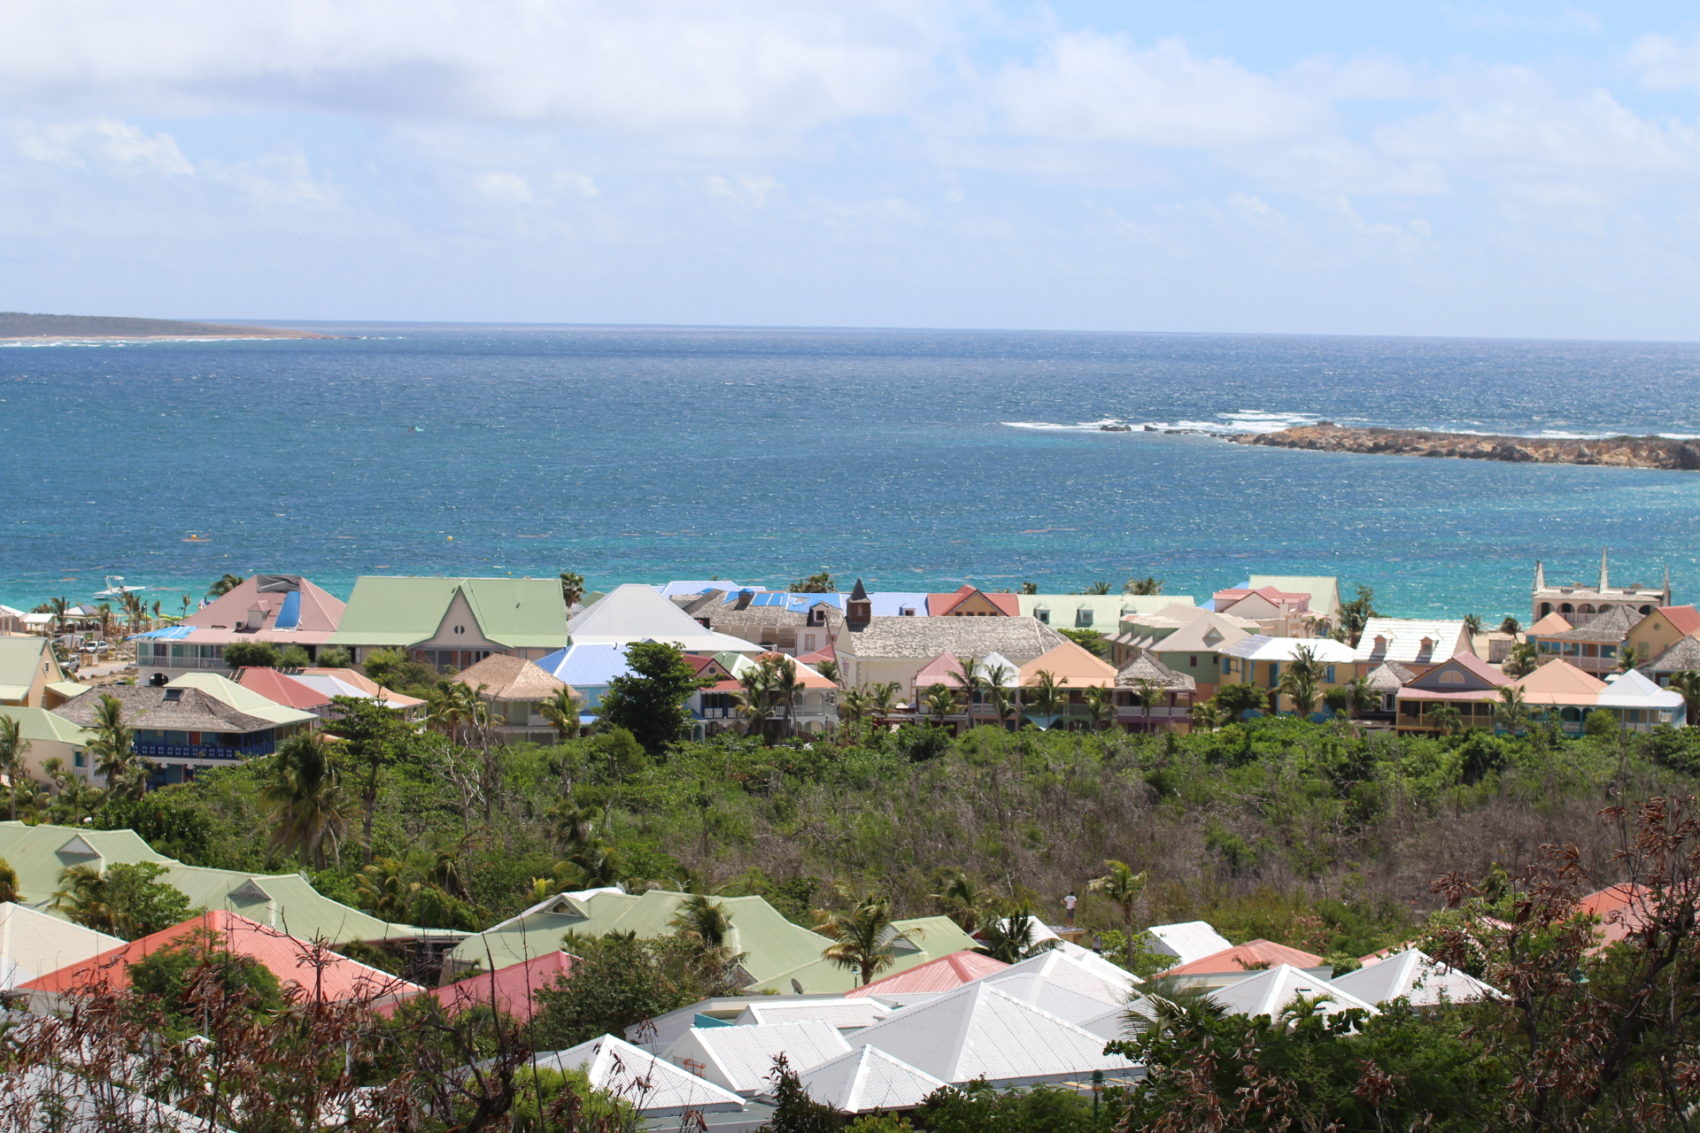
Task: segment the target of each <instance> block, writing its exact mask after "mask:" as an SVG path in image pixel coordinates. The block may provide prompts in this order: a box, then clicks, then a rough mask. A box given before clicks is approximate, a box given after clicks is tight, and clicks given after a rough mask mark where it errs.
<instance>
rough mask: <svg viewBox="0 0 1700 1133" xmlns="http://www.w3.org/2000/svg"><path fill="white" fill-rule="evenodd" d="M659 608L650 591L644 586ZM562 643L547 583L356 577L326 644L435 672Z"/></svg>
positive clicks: (537, 654)
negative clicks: (390, 653) (388, 652)
mask: <svg viewBox="0 0 1700 1133" xmlns="http://www.w3.org/2000/svg"><path fill="white" fill-rule="evenodd" d="M643 589H645V590H647V591H648V592H649V593H650V594H651V595H652V596H654V597H656V598H657V599H658V600H660V601H661V602H662V603H663V604H664V605H667V606H668V607H669V608H672V603H670V602H667V601H666V600H665V599H662V598H660V596H659V595H657V594H656V593H655V591H654V590H653V589H652V588H650V587H647V586H646V587H644V588H643ZM566 642H567V609H566V604H565V602H564V601H563V599H562V597H561V584H560V582H559V581H558V580H557V579H553V578H407V577H391V576H388V575H362V576H361V577H360V578H359V579H358V580H356V581H355V583H354V593H353V594H352V595H350V596H349V599H348V606H347V608H346V609H344V611H343V614H342V620H341V621H340V622H339V623H338V625H337V629H336V632H335V633H333V634H332V635H331V636H330V640H329V644H332V645H340V646H342V647H343V648H345V649H348V650H351V651H352V652H353V654H354V659H355V661H356V662H358V663H360V664H365V663H366V660H367V658H369V657H370V656H371V655H372V653H373V652H375V651H376V650H379V649H397V650H400V651H402V652H403V653H406V654H407V655H408V656H409V657H411V658H412V659H413V660H415V661H420V662H423V663H424V664H427V665H430V666H431V667H432V668H434V669H437V670H439V671H445V670H449V669H465V668H468V667H469V666H472V665H475V664H477V663H478V662H479V661H482V660H483V659H484V658H486V657H488V656H490V655H491V654H493V653H511V654H513V655H514V656H516V657H523V658H525V659H526V660H528V661H535V660H538V659H539V658H541V657H542V656H544V655H545V654H547V653H549V652H551V651H553V650H556V649H559V648H561V647H562V646H563V645H565V644H566Z"/></svg>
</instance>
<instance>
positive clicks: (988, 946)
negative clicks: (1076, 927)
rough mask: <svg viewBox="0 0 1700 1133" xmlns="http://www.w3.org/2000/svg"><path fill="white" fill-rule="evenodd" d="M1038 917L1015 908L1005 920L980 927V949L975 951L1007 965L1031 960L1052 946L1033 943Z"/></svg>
mask: <svg viewBox="0 0 1700 1133" xmlns="http://www.w3.org/2000/svg"><path fill="white" fill-rule="evenodd" d="M1038 923H1039V921H1038V918H1037V917H1035V916H1034V915H1033V912H1032V910H1030V909H1026V908H1020V909H1016V910H1015V911H1013V912H1011V913H1010V914H1009V915H1008V916H1007V917H993V918H991V919H990V920H988V921H987V922H986V923H985V924H984V925H982V926H981V928H980V946H979V947H978V948H976V949H974V951H976V952H978V953H980V954H981V955H982V956H990V957H991V958H992V959H994V960H1002V961H1003V962H1004V963H1006V964H1019V963H1020V962H1021V961H1023V960H1029V959H1032V958H1033V957H1034V956H1037V955H1038V954H1039V953H1041V952H1043V951H1045V950H1046V949H1047V948H1049V947H1051V946H1052V943H1053V942H1052V941H1050V940H1044V941H1035V940H1034V939H1033V936H1034V934H1035V932H1036V931H1037V926H1038Z"/></svg>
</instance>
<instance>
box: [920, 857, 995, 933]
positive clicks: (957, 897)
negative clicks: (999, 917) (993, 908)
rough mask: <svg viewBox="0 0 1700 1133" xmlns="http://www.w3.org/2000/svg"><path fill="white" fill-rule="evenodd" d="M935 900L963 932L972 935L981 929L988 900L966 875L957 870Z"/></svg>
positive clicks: (936, 894) (935, 896) (934, 897)
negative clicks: (981, 921)
mask: <svg viewBox="0 0 1700 1133" xmlns="http://www.w3.org/2000/svg"><path fill="white" fill-rule="evenodd" d="M932 896H933V900H935V901H937V902H938V903H939V904H940V905H942V906H943V907H944V915H945V916H947V917H949V918H950V919H951V921H953V922H954V923H955V924H956V927H957V928H959V929H961V930H962V931H963V932H966V933H969V934H970V935H972V934H973V933H974V932H975V931H976V930H977V929H978V928H979V927H980V920H981V917H982V914H983V911H984V909H985V907H986V903H987V902H986V899H985V897H984V895H983V894H981V893H980V891H979V890H977V889H975V888H974V882H973V881H972V880H971V879H970V878H969V877H968V875H967V874H966V873H963V872H962V871H961V870H957V871H956V872H955V873H953V874H950V875H949V877H948V879H947V880H946V881H945V883H944V885H943V886H942V887H940V889H939V891H938V892H937V893H934V894H933V895H932Z"/></svg>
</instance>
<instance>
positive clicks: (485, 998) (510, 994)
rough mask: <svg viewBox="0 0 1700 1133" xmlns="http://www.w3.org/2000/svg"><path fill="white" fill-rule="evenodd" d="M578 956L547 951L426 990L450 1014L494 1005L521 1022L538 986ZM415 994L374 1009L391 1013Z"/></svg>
mask: <svg viewBox="0 0 1700 1133" xmlns="http://www.w3.org/2000/svg"><path fill="white" fill-rule="evenodd" d="M576 962H577V958H576V957H574V956H572V955H570V954H568V953H566V952H550V953H547V954H545V955H542V956H534V957H532V958H531V959H530V960H522V961H520V962H519V963H517V964H509V965H508V966H507V967H505V968H497V969H496V970H495V971H493V972H481V973H479V974H478V975H476V976H468V977H466V978H465V979H464V980H460V981H458V982H456V983H452V984H444V985H443V986H442V987H435V988H432V989H431V990H430V991H429V992H426V993H424V994H428V995H430V996H431V998H432V999H435V1000H436V1001H437V1002H438V1003H440V1004H442V1005H443V1009H444V1010H445V1011H447V1012H448V1013H449V1014H450V1015H458V1014H459V1013H460V1012H462V1011H465V1010H467V1009H468V1008H471V1007H495V1008H496V1009H497V1010H498V1011H500V1012H502V1013H503V1014H504V1015H507V1016H510V1017H511V1018H513V1019H515V1020H517V1021H519V1022H521V1023H524V1022H526V1021H527V1020H528V1019H530V1018H531V1016H532V1015H533V1014H535V1013H536V1011H537V1006H538V1005H537V1003H536V1002H535V1001H534V999H533V996H534V995H535V994H536V992H537V990H538V989H539V988H545V987H551V986H553V985H554V984H555V983H556V982H558V981H559V980H561V979H564V978H565V977H567V976H570V975H572V972H573V964H574V963H576ZM417 998H418V995H417V994H414V995H406V996H397V997H396V998H395V999H393V1000H390V1001H388V1002H386V1003H383V1004H381V1005H380V1006H378V1007H377V1008H375V1009H374V1010H375V1011H376V1012H377V1014H380V1015H386V1016H387V1015H393V1014H395V1012H396V1011H397V1010H398V1009H399V1008H400V1007H401V1005H402V1004H403V1003H406V1002H407V1001H408V1000H410V999H417Z"/></svg>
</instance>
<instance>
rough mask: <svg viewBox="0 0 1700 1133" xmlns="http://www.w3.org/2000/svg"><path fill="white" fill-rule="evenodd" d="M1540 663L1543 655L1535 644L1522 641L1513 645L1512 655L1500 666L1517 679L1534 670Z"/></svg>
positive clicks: (1507, 674) (1512, 677)
mask: <svg viewBox="0 0 1700 1133" xmlns="http://www.w3.org/2000/svg"><path fill="white" fill-rule="evenodd" d="M1540 663H1541V655H1540V653H1539V652H1538V651H1536V649H1535V646H1534V644H1533V643H1531V642H1527V641H1522V642H1519V643H1518V644H1516V645H1515V646H1513V647H1512V649H1511V655H1510V656H1509V657H1507V658H1506V659H1505V664H1504V665H1502V666H1500V667H1501V668H1502V669H1504V670H1505V675H1506V676H1508V677H1510V678H1511V679H1513V680H1516V679H1517V678H1518V677H1526V676H1528V675H1529V674H1530V673H1532V672H1534V671H1535V669H1536V668H1537V667H1538V666H1539V665H1540Z"/></svg>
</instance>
